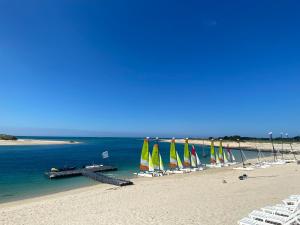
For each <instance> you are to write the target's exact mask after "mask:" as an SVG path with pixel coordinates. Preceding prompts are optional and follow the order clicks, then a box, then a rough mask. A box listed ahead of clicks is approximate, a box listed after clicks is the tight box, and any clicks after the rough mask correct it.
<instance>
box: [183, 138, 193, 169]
mask: <svg viewBox="0 0 300 225" xmlns="http://www.w3.org/2000/svg"><path fill="white" fill-rule="evenodd" d="M183 154H184V155H183V165H184V166H185V167H190V166H191V157H190V151H189V141H188V139H186V140H185V144H184V153H183Z"/></svg>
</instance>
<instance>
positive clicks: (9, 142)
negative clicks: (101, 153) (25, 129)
mask: <svg viewBox="0 0 300 225" xmlns="http://www.w3.org/2000/svg"><path fill="white" fill-rule="evenodd" d="M78 143H79V142H70V141H57V140H36V139H18V140H15V141H13V140H0V146H6V145H66V144H78Z"/></svg>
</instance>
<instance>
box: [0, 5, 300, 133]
mask: <svg viewBox="0 0 300 225" xmlns="http://www.w3.org/2000/svg"><path fill="white" fill-rule="evenodd" d="M299 12H300V2H299V1H296V0H295V1H292V0H291V1H274V0H270V1H264V0H261V1H250V0H249V1H248V0H243V1H241V0H238V1H223V0H219V1H199V0H195V1H162V0H159V1H155V0H153V1H141V0H136V1H124V0H120V1H113V0H112V1H106V0H97V1H96V0H89V1H86V0H81V1H79V0H69V1H65V0H48V1H47V0H44V1H40V0H35V1H33V0H28V1H14V0H10V1H5V0H2V1H0V94H1V98H0V99H1V100H0V133H1V132H2V133H3V132H4V133H5V132H9V133H15V134H18V135H20V134H21V135H37V134H40V135H87V136H89V135H92V136H95V135H99V136H101V135H104V136H120V135H121V136H144V135H159V136H172V135H177V136H183V135H184V136H187V135H189V136H203V135H204V136H219V135H231V134H241V135H248V136H263V135H266V134H267V132H269V131H273V132H274V135H275V136H276V134H279V132H281V131H283V132H289V133H290V134H291V135H298V134H300V117H299V115H300V13H299Z"/></svg>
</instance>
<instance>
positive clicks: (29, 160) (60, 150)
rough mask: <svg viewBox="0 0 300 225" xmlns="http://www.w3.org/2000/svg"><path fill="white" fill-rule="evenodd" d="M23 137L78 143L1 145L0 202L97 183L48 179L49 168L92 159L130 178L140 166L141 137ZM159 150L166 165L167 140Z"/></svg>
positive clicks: (78, 164)
mask: <svg viewBox="0 0 300 225" xmlns="http://www.w3.org/2000/svg"><path fill="white" fill-rule="evenodd" d="M22 138H25V137H22ZM26 138H36V139H47V140H74V141H79V142H80V143H81V144H74V145H48V146H0V203H3V202H8V201H13V200H19V199H24V198H29V197H34V196H40V195H44V194H49V193H55V192H59V191H64V190H69V189H73V188H78V187H83V186H89V185H94V184H96V182H94V181H92V180H91V179H88V178H85V177H74V178H66V179H59V180H49V179H48V178H46V177H45V176H44V172H45V171H48V170H49V169H50V168H51V167H63V166H65V165H67V166H82V165H85V164H91V163H93V162H94V163H102V164H110V165H115V166H117V167H118V171H116V172H109V173H108V174H110V175H112V176H118V177H124V178H130V177H132V176H133V175H132V174H133V172H136V171H137V170H138V168H139V159H140V151H141V147H142V143H143V138H69V137H68V138H61V137H60V138H54V137H43V138H41V137H26ZM152 146H153V143H151V144H150V148H151V150H152ZM176 149H177V150H178V152H179V154H180V156H181V157H182V156H183V145H182V144H177V145H176ZM106 150H107V151H108V152H109V155H110V157H109V158H108V159H104V160H103V159H102V158H101V153H102V152H103V151H106ZM196 150H197V152H198V154H199V157H200V160H201V161H202V162H203V163H208V160H209V157H206V158H203V157H202V146H197V145H196ZM204 150H205V152H206V154H207V155H208V154H209V148H208V147H205V149H204ZM160 151H161V154H162V157H163V161H164V164H165V166H167V164H168V157H169V143H160ZM245 153H246V155H247V157H249V158H254V157H256V153H253V152H245ZM234 154H235V156H236V158H237V159H239V153H238V152H236V151H234ZM97 184H98V183H97Z"/></svg>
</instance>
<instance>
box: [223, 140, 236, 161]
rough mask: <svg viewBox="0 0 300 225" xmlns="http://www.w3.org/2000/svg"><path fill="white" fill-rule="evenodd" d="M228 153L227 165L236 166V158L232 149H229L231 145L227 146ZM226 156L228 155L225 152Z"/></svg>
mask: <svg viewBox="0 0 300 225" xmlns="http://www.w3.org/2000/svg"><path fill="white" fill-rule="evenodd" d="M226 152H227V160H228V163H227V164H228V165H230V166H231V165H235V164H236V161H235V157H234V155H233V153H232V151H231V149H230V148H229V145H227V147H226ZM224 154H226V153H225V152H224Z"/></svg>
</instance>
